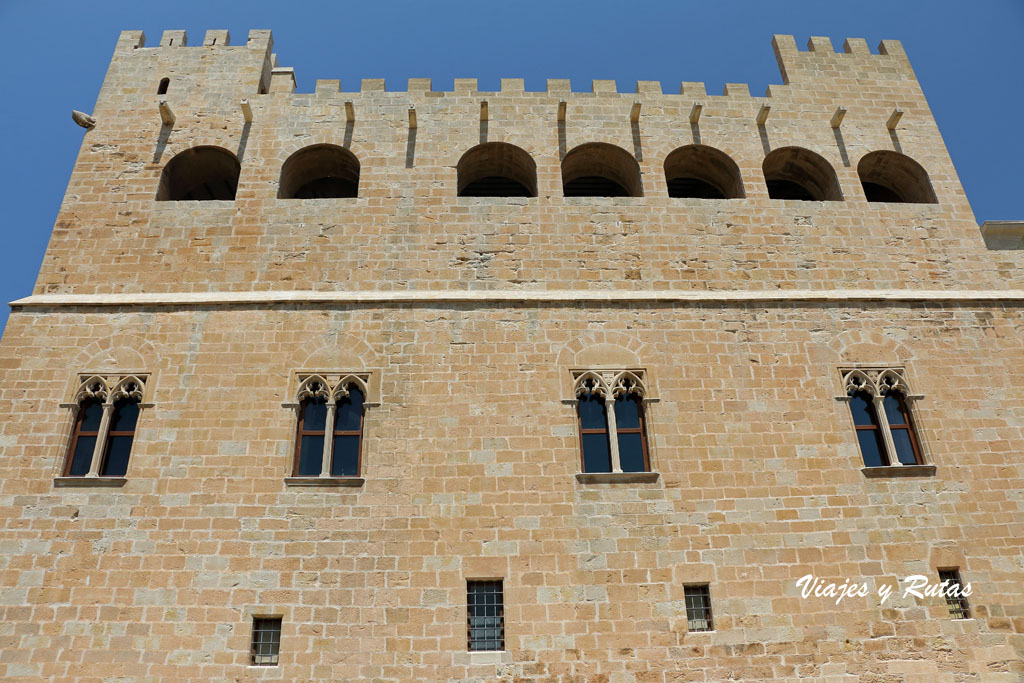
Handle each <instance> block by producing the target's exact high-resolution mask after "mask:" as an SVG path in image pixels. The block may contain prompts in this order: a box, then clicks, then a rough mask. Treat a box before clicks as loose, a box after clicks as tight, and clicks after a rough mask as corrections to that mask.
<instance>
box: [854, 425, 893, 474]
mask: <svg viewBox="0 0 1024 683" xmlns="http://www.w3.org/2000/svg"><path fill="white" fill-rule="evenodd" d="M857 440H858V441H860V454H861V455H862V456H864V465H865V466H866V467H879V466H881V465H888V464H889V461H888V459H887V458H886V457H885V455H883V454H884V453H885V446H883V445H882V433H881V432H880V431H879V430H877V429H858V430H857Z"/></svg>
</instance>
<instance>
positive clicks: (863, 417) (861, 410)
mask: <svg viewBox="0 0 1024 683" xmlns="http://www.w3.org/2000/svg"><path fill="white" fill-rule="evenodd" d="M850 412H851V413H853V424H855V425H857V426H858V427H859V426H861V425H874V426H876V427H877V426H878V420H876V419H875V407H874V406H873V405H872V404H871V397H870V396H868V395H867V394H865V393H863V392H858V393H856V394H853V395H852V396H850Z"/></svg>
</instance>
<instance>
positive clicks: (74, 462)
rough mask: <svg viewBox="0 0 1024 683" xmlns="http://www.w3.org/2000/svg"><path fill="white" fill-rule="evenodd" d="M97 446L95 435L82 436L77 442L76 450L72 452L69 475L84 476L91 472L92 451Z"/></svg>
mask: <svg viewBox="0 0 1024 683" xmlns="http://www.w3.org/2000/svg"><path fill="white" fill-rule="evenodd" d="M94 448H96V437H95V436H80V437H78V441H77V442H76V443H75V452H74V453H72V454H71V468H70V469H69V470H68V476H69V477H84V476H85V475H87V474H89V467H90V466H91V465H92V452H93V449H94Z"/></svg>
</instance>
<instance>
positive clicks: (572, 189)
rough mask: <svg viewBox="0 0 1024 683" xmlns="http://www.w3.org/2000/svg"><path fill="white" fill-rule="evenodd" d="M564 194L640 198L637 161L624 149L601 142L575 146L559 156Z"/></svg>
mask: <svg viewBox="0 0 1024 683" xmlns="http://www.w3.org/2000/svg"><path fill="white" fill-rule="evenodd" d="M562 194H563V195H564V196H566V197H642V196H644V191H643V184H642V183H641V182H640V164H638V163H637V162H636V159H634V158H633V155H631V154H630V153H629V152H627V151H626V150H624V149H622V148H621V147H616V146H615V145H609V144H607V143H604V142H589V143H586V144H583V145H579V146H578V147H574V148H573V149H572V150H570V151H569V153H568V154H566V155H565V158H564V159H562Z"/></svg>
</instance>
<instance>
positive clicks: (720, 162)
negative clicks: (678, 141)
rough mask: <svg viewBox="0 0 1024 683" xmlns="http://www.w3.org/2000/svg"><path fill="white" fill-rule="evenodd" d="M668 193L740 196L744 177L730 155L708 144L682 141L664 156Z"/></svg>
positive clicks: (674, 195)
mask: <svg viewBox="0 0 1024 683" xmlns="http://www.w3.org/2000/svg"><path fill="white" fill-rule="evenodd" d="M665 182H666V183H667V184H668V196H669V197H695V198H697V199H740V198H742V197H743V196H744V194H743V178H742V177H741V176H740V167H739V166H737V165H736V162H735V161H733V160H732V159H731V158H730V157H729V155H727V154H726V153H724V152H722V151H720V150H717V149H715V148H714V147H708V146H707V145H685V146H683V147H679V148H678V149H676V150H674V151H673V152H672V153H671V154H669V155H668V156H667V157H665Z"/></svg>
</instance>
